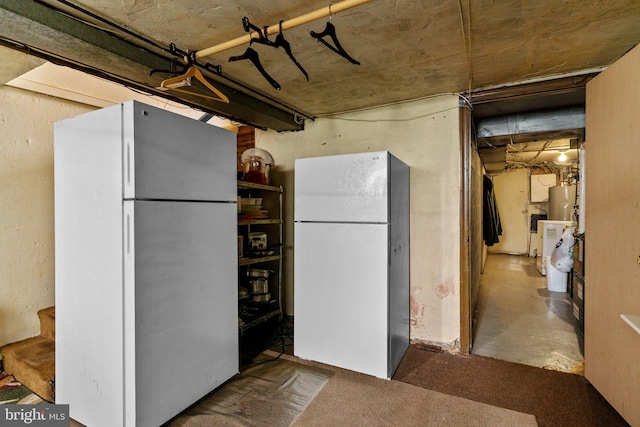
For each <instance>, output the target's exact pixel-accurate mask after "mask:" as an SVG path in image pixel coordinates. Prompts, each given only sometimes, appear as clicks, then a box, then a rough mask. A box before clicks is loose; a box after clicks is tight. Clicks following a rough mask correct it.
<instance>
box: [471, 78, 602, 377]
mask: <svg viewBox="0 0 640 427" xmlns="http://www.w3.org/2000/svg"><path fill="white" fill-rule="evenodd" d="M594 75H595V74H588V75H583V76H572V77H566V78H562V79H557V80H553V81H546V82H539V83H532V84H528V85H522V86H517V87H512V88H506V89H500V90H493V91H483V92H478V93H475V94H472V105H473V106H474V108H473V112H472V113H471V115H472V119H471V120H472V133H473V137H472V140H471V143H470V147H471V148H470V150H469V152H470V155H469V164H470V167H469V168H468V169H469V173H470V177H469V182H470V184H469V187H470V189H469V195H468V196H467V198H468V204H469V220H468V223H469V257H468V260H469V261H468V264H469V265H468V270H469V271H470V275H469V276H470V284H469V286H468V292H469V298H468V301H469V313H468V316H469V319H470V321H469V322H468V329H469V330H468V337H469V349H468V350H469V352H470V353H473V354H477V355H482V356H488V357H492V358H496V359H501V360H507V361H511V362H516V363H521V364H525V365H531V366H537V367H543V368H548V369H554V370H560V371H563V372H573V373H579V374H581V373H582V372H583V366H584V364H583V361H584V343H583V338H582V337H583V326H582V325H583V318H584V312H583V311H581V307H580V306H579V303H580V300H579V299H578V298H577V296H578V294H579V290H578V289H577V288H578V284H577V281H576V280H575V278H574V272H573V270H570V271H569V272H560V271H559V270H557V269H556V268H555V263H554V264H552V267H551V268H552V269H553V270H550V271H551V272H552V273H553V275H547V271H546V270H547V268H548V267H547V265H548V263H547V260H546V259H545V256H550V255H548V254H547V253H546V252H545V251H544V250H543V246H544V245H543V241H542V239H541V237H542V235H543V232H542V230H538V225H539V224H540V227H542V228H543V229H546V228H545V227H546V223H539V222H538V221H539V220H555V219H556V218H557V215H561V217H560V218H558V220H559V221H563V222H566V227H565V228H567V229H569V230H570V233H571V237H572V238H574V235H577V233H576V230H577V228H578V219H579V218H578V212H579V197H578V196H579V191H576V190H577V189H579V186H580V162H579V151H580V148H581V147H582V146H583V144H584V126H585V86H586V82H587V81H589V80H590V79H591V78H593V77H594ZM561 156H562V157H561ZM487 186H488V187H489V191H487ZM549 188H554V190H552V192H559V191H568V190H574V191H568V194H567V196H566V198H567V200H565V201H564V205H563V211H562V212H556V209H557V208H556V207H555V205H556V204H557V203H555V204H553V203H552V205H551V206H550V202H549V196H548V195H549ZM556 188H558V189H559V190H556ZM541 194H542V196H541ZM489 196H491V197H494V199H493V201H494V204H495V207H496V209H495V212H493V211H491V210H489V211H487V209H486V206H487V204H486V203H483V202H486V200H485V199H487V198H488V197H489ZM556 198H557V197H556ZM552 199H553V196H552ZM552 202H553V200H552ZM483 204H484V209H483ZM552 209H553V211H552ZM498 215H499V216H498ZM496 216H497V217H498V218H499V221H497V222H495V219H496V218H495V217H496ZM488 217H492V218H493V219H494V221H493V226H494V228H493V229H492V228H491V227H489V228H487V223H488V222H491V221H487V218H488ZM581 232H582V233H584V229H582V230H581ZM561 237H562V232H560V235H558V236H557V240H559V239H560V238H561ZM552 238H556V236H554V237H549V238H548V239H549V240H550V239H552ZM543 252H544V253H543ZM565 256H567V257H568V256H569V255H568V254H565ZM571 260H573V256H572V255H571ZM541 266H542V267H543V268H542V271H541V268H540V267H541ZM563 268H564V267H563ZM474 273H476V274H474ZM556 273H559V274H556ZM549 279H553V280H549ZM580 295H581V298H582V299H583V298H584V295H583V293H580ZM464 327H465V325H464V324H463V329H464ZM462 332H463V335H464V331H462Z"/></svg>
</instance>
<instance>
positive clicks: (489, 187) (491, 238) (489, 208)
mask: <svg viewBox="0 0 640 427" xmlns="http://www.w3.org/2000/svg"><path fill="white" fill-rule="evenodd" d="M483 178H484V180H483V185H482V196H483V197H482V234H483V238H484V243H485V244H486V245H487V246H493V245H495V244H496V243H498V242H499V241H500V239H499V236H501V235H502V224H501V223H500V212H499V211H498V203H497V201H496V195H495V193H494V192H493V182H492V181H491V179H490V178H489V177H488V176H486V175H484V176H483Z"/></svg>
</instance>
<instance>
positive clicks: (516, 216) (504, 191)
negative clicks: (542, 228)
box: [488, 169, 546, 255]
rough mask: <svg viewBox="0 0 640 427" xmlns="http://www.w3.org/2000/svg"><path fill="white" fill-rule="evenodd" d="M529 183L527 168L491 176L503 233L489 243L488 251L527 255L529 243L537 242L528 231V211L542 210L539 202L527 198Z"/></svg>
mask: <svg viewBox="0 0 640 427" xmlns="http://www.w3.org/2000/svg"><path fill="white" fill-rule="evenodd" d="M529 185H530V184H529V170H528V169H515V170H512V171H509V172H505V173H502V174H500V175H496V176H494V177H493V189H494V192H495V195H496V200H497V201H498V209H499V210H500V220H501V222H502V236H500V242H499V243H497V244H495V245H493V246H489V247H488V251H489V253H501V254H517V255H526V254H528V253H529V249H530V247H533V246H534V245H536V244H537V241H536V235H535V234H533V235H532V236H531V235H530V233H529V226H530V221H531V214H537V213H543V212H544V211H543V210H541V209H539V207H540V206H541V205H542V204H540V203H537V204H536V203H534V204H531V203H530V202H529ZM545 205H546V204H545Z"/></svg>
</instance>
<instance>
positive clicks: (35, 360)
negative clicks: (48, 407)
mask: <svg viewBox="0 0 640 427" xmlns="http://www.w3.org/2000/svg"><path fill="white" fill-rule="evenodd" d="M0 354H2V363H3V366H4V371H5V372H6V373H8V374H9V375H13V377H14V378H15V379H16V380H18V381H20V382H21V383H22V384H23V385H24V386H25V387H27V388H28V389H30V390H31V391H33V392H34V393H35V394H37V395H38V396H40V397H41V398H43V399H44V400H48V401H50V402H53V400H54V377H55V341H53V340H50V339H48V338H44V337H41V336H37V337H32V338H27V339H26V340H22V341H18V342H14V343H12V344H7V345H5V346H4V347H0Z"/></svg>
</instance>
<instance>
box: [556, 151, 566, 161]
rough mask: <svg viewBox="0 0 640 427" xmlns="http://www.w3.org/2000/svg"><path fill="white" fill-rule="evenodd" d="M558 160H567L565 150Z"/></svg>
mask: <svg viewBox="0 0 640 427" xmlns="http://www.w3.org/2000/svg"><path fill="white" fill-rule="evenodd" d="M558 160H559V161H561V162H565V161H566V160H567V154H566V153H565V152H564V151H561V152H560V155H559V156H558Z"/></svg>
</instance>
